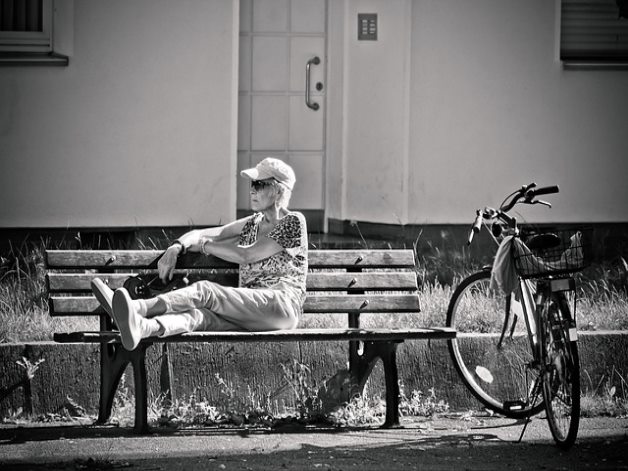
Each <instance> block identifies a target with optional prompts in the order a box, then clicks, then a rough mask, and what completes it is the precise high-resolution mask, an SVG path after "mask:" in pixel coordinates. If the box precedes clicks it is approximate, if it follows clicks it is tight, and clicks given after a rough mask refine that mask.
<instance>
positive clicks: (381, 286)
mask: <svg viewBox="0 0 628 471" xmlns="http://www.w3.org/2000/svg"><path fill="white" fill-rule="evenodd" d="M132 275H133V273H110V274H109V273H107V274H102V273H101V274H99V273H49V274H48V287H49V290H50V292H51V293H59V292H89V291H91V287H90V282H91V280H92V279H93V278H96V277H99V278H101V279H102V280H104V281H105V282H106V283H108V285H109V286H110V287H111V288H112V289H116V288H119V287H121V286H122V285H123V284H124V281H125V280H126V279H127V278H128V277H129V276H132ZM199 277H202V278H204V279H209V280H212V281H215V282H217V283H220V284H222V285H226V286H234V285H236V284H237V281H238V275H237V273H224V272H220V273H215V272H214V273H211V272H205V273H199V274H198V276H197V275H196V274H195V275H190V276H189V278H190V281H193V280H195V279H197V278H199ZM307 289H308V290H311V291H345V290H349V291H351V290H353V291H357V290H378V291H385V290H388V289H390V290H396V291H404V290H416V289H417V281H416V274H415V273H414V272H367V273H342V272H311V273H308V276H307Z"/></svg>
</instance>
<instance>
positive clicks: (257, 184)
mask: <svg viewBox="0 0 628 471" xmlns="http://www.w3.org/2000/svg"><path fill="white" fill-rule="evenodd" d="M274 183H275V180H272V179H271V180H251V188H253V189H254V190H255V191H260V190H263V189H264V188H266V187H267V186H273V184H274Z"/></svg>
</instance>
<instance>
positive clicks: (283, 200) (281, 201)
mask: <svg viewBox="0 0 628 471" xmlns="http://www.w3.org/2000/svg"><path fill="white" fill-rule="evenodd" d="M275 188H276V189H277V204H278V205H279V207H280V208H285V209H288V205H289V204H290V198H291V197H292V191H291V190H290V189H289V188H288V187H287V186H286V185H284V184H282V183H280V182H278V181H276V180H275Z"/></svg>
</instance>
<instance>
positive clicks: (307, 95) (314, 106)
mask: <svg viewBox="0 0 628 471" xmlns="http://www.w3.org/2000/svg"><path fill="white" fill-rule="evenodd" d="M320 63H321V60H320V58H319V57H318V56H314V57H312V58H311V59H310V60H309V61H307V63H306V64H305V104H306V105H307V107H308V108H311V109H313V110H314V111H316V110H318V109H319V108H320V106H319V104H318V103H314V102H313V101H311V100H310V69H311V67H312V64H314V65H318V64H320Z"/></svg>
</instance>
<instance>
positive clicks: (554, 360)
mask: <svg viewBox="0 0 628 471" xmlns="http://www.w3.org/2000/svg"><path fill="white" fill-rule="evenodd" d="M542 309H543V310H544V312H543V316H542V317H541V320H542V324H543V326H544V327H543V328H542V329H539V330H541V332H540V335H539V337H540V338H539V345H540V348H541V349H542V350H541V351H542V359H543V364H544V365H546V366H545V368H544V377H543V398H544V402H545V411H546V414H547V422H548V424H549V428H550V431H551V432H552V437H553V438H554V441H555V442H556V444H557V445H558V446H559V447H560V448H563V449H568V448H570V447H571V446H572V445H573V444H574V443H575V441H576V437H577V435H578V427H579V424H580V359H579V354H578V342H577V341H576V340H574V339H572V338H571V336H570V328H572V329H574V330H575V324H574V323H573V321H572V316H571V309H570V308H569V303H568V301H567V299H566V297H565V295H564V293H562V292H559V293H552V295H551V297H550V302H549V303H545V305H544V307H542Z"/></svg>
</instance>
